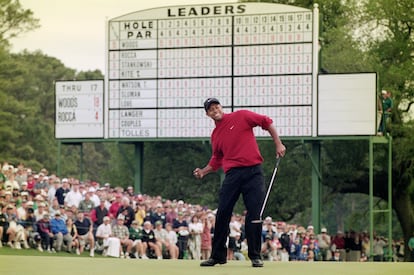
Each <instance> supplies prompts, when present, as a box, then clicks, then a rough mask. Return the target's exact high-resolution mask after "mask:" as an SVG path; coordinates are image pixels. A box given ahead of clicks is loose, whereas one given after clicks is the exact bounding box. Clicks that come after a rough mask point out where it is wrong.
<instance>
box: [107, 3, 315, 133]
mask: <svg viewBox="0 0 414 275" xmlns="http://www.w3.org/2000/svg"><path fill="white" fill-rule="evenodd" d="M247 7H248V5H247ZM246 10H247V9H246ZM169 13H170V14H171V10H169ZM136 15H137V16H136V19H134V18H132V19H131V16H130V17H129V18H128V19H122V18H120V19H117V20H112V21H109V26H108V31H109V41H108V43H109V44H108V50H109V53H108V75H109V83H108V84H109V85H108V92H109V93H108V97H109V100H108V102H109V137H113V138H118V137H124V138H134V137H181V136H194V137H208V136H209V134H210V131H211V126H212V125H211V121H210V120H208V119H206V117H205V113H204V111H203V110H200V108H202V103H203V101H204V100H205V98H207V97H210V96H216V97H218V98H220V100H221V102H222V105H223V106H224V107H227V108H232V109H234V110H236V109H242V108H249V109H252V108H254V109H256V110H258V111H260V112H262V113H266V114H268V115H270V116H273V117H275V122H276V124H279V125H277V127H278V130H279V131H280V133H281V135H285V136H309V135H311V132H312V119H311V117H312V114H311V112H312V110H311V109H312V108H311V104H312V68H313V67H312V66H313V65H312V64H313V63H312V60H313V54H312V49H313V46H312V39H313V25H312V24H313V19H312V18H313V16H312V12H311V11H309V10H304V11H296V12H289V13H286V12H283V13H269V14H239V15H216V16H196V17H186V16H182V17H181V16H180V17H177V16H175V17H173V18H164V17H159V16H156V15H154V18H161V19H145V20H140V19H139V18H140V17H139V16H138V15H139V13H136ZM228 110H231V109H228ZM276 117H277V120H276ZM188 125H193V127H194V128H193V129H191V131H185V133H184V131H182V128H183V127H186V126H187V127H188ZM259 135H260V133H259Z"/></svg>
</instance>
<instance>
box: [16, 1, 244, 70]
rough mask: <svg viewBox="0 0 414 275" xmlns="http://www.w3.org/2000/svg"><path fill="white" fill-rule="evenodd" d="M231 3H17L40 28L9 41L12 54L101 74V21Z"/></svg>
mask: <svg viewBox="0 0 414 275" xmlns="http://www.w3.org/2000/svg"><path fill="white" fill-rule="evenodd" d="M235 2H237V1H235V0H20V3H21V5H22V6H23V7H24V8H25V9H30V10H32V11H33V13H34V16H35V17H36V18H39V19H40V24H41V27H40V28H38V29H36V30H34V31H31V32H28V33H26V34H23V35H21V36H20V37H19V38H16V39H13V40H12V41H11V42H12V44H13V48H12V51H13V52H20V51H22V50H24V49H27V50H29V51H30V52H33V51H35V50H41V51H42V52H43V53H44V54H46V55H48V56H52V57H56V58H58V59H59V60H61V61H62V62H63V63H64V64H65V66H67V67H69V68H72V69H76V70H78V71H86V70H95V69H100V70H101V71H102V72H103V73H105V65H104V64H105V44H106V41H105V22H106V20H109V19H112V18H114V17H118V16H121V15H124V14H127V13H131V12H135V11H140V10H146V9H151V8H158V7H164V6H176V5H189V6H191V5H194V4H215V3H235Z"/></svg>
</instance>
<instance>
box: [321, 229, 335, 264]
mask: <svg viewBox="0 0 414 275" xmlns="http://www.w3.org/2000/svg"><path fill="white" fill-rule="evenodd" d="M318 244H319V249H320V253H321V257H322V261H329V260H330V259H331V256H332V255H331V253H330V247H331V236H329V234H328V230H327V229H326V228H325V227H323V228H322V229H321V234H318Z"/></svg>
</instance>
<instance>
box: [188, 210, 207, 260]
mask: <svg viewBox="0 0 414 275" xmlns="http://www.w3.org/2000/svg"><path fill="white" fill-rule="evenodd" d="M188 231H190V238H189V239H188V248H189V250H190V255H191V257H192V258H193V259H194V260H200V259H201V233H202V232H203V224H202V223H201V221H200V220H199V218H198V216H197V215H194V216H193V217H192V218H191V222H190V223H189V224H188Z"/></svg>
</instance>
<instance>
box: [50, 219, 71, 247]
mask: <svg viewBox="0 0 414 275" xmlns="http://www.w3.org/2000/svg"><path fill="white" fill-rule="evenodd" d="M50 229H51V230H52V233H53V237H54V239H55V241H56V242H55V246H56V251H57V252H59V251H61V250H62V245H63V242H65V243H66V247H67V252H68V253H71V251H72V236H71V235H70V234H69V232H68V229H67V227H66V223H65V221H64V220H63V219H61V218H60V213H59V212H56V213H55V218H54V219H52V220H51V221H50Z"/></svg>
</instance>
